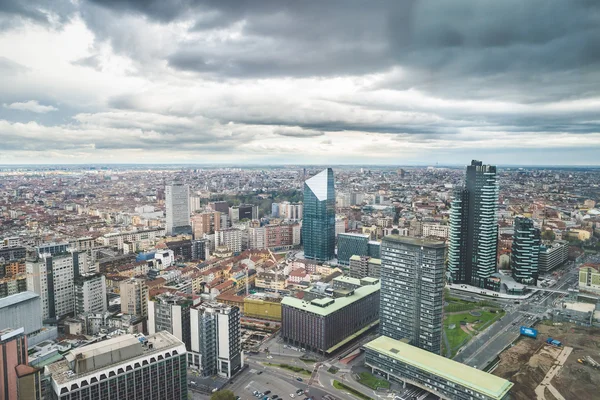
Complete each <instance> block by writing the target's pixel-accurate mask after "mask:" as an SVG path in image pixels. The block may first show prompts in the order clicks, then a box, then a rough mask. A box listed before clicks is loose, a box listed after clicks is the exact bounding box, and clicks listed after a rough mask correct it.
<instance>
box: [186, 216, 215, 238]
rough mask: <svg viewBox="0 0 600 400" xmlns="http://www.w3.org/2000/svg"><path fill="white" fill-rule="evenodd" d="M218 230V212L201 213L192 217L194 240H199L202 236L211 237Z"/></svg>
mask: <svg viewBox="0 0 600 400" xmlns="http://www.w3.org/2000/svg"><path fill="white" fill-rule="evenodd" d="M220 229H221V213H220V212H218V211H213V212H203V213H200V214H194V215H193V216H192V230H193V232H194V239H201V238H202V237H203V236H204V235H212V234H213V233H215V231H218V230H220Z"/></svg>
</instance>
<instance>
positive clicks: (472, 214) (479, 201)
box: [448, 160, 498, 289]
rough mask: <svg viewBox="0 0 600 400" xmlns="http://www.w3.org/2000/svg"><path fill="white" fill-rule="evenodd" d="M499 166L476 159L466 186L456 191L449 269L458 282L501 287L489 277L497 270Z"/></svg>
mask: <svg viewBox="0 0 600 400" xmlns="http://www.w3.org/2000/svg"><path fill="white" fill-rule="evenodd" d="M497 211H498V183H497V180H496V167H495V166H492V165H483V164H482V162H481V161H476V160H473V161H472V162H471V165H469V166H468V167H467V179H466V186H465V187H463V188H459V189H457V190H456V191H455V194H454V200H453V201H452V209H451V214H450V245H449V252H448V271H449V273H450V279H451V281H452V282H455V283H467V284H471V285H474V286H478V287H488V288H489V289H498V288H497V287H494V286H493V284H492V283H491V282H490V281H489V280H488V278H489V277H490V276H491V275H492V274H493V273H494V272H496V254H497V250H498V215H497Z"/></svg>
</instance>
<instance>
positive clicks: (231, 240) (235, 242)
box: [215, 228, 242, 253]
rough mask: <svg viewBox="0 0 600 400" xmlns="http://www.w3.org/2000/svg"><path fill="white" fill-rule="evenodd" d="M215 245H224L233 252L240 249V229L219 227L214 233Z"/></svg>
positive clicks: (237, 251)
mask: <svg viewBox="0 0 600 400" xmlns="http://www.w3.org/2000/svg"><path fill="white" fill-rule="evenodd" d="M215 237H216V246H217V247H219V246H225V247H227V248H228V249H229V251H231V252H233V253H240V252H241V251H242V231H241V230H239V229H237V228H228V229H221V230H220V231H217V232H216V234H215Z"/></svg>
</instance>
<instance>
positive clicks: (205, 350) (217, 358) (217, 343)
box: [188, 303, 244, 378]
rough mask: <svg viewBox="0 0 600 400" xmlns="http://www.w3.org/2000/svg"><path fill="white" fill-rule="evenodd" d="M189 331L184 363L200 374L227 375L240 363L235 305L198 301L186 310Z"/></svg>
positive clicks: (237, 311) (237, 310)
mask: <svg viewBox="0 0 600 400" xmlns="http://www.w3.org/2000/svg"><path fill="white" fill-rule="evenodd" d="M190 331H191V351H190V352H189V353H188V365H189V366H191V367H192V368H197V369H199V370H200V371H201V373H202V375H203V376H212V375H220V376H224V377H228V378H229V377H231V376H232V375H233V374H235V373H236V372H237V371H239V370H240V369H241V368H242V367H243V366H244V360H243V353H242V343H241V334H240V310H239V308H238V307H235V306H228V305H225V304H221V303H202V304H200V305H198V306H196V307H194V308H192V309H191V310H190Z"/></svg>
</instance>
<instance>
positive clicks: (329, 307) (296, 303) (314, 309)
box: [281, 278, 381, 316]
mask: <svg viewBox="0 0 600 400" xmlns="http://www.w3.org/2000/svg"><path fill="white" fill-rule="evenodd" d="M336 279H337V278H336ZM350 279H353V278H350ZM355 280H356V281H357V282H358V284H359V285H360V280H358V279H355ZM380 288H381V284H380V283H377V284H375V285H367V286H361V287H359V288H356V289H355V290H354V294H353V295H351V296H347V297H338V298H336V299H332V298H330V297H327V298H324V299H315V300H313V301H312V302H308V301H305V300H301V299H298V298H296V297H289V296H288V297H284V298H283V300H282V301H281V304H283V305H284V306H288V307H294V308H297V309H299V310H304V311H307V312H310V313H313V314H317V315H320V316H327V315H329V314H332V313H334V312H336V311H339V310H341V309H342V308H344V307H346V306H348V305H350V304H352V303H354V302H355V301H358V300H360V299H362V298H363V297H367V296H369V295H370V294H373V293H375V292H378V291H379V289H380ZM332 300H333V301H332ZM315 302H319V303H317V304H318V305H316V304H315Z"/></svg>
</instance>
